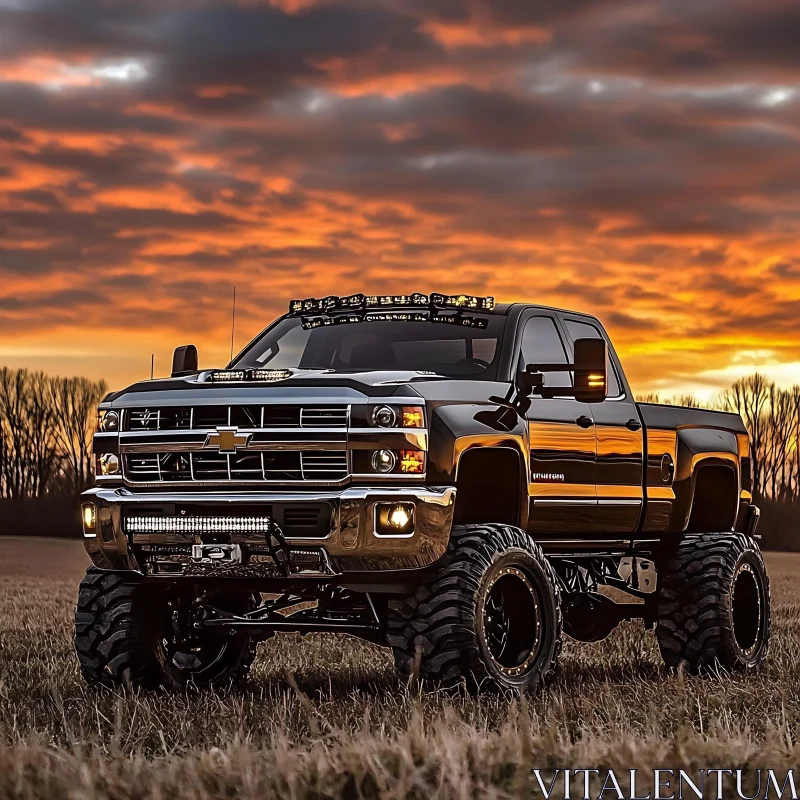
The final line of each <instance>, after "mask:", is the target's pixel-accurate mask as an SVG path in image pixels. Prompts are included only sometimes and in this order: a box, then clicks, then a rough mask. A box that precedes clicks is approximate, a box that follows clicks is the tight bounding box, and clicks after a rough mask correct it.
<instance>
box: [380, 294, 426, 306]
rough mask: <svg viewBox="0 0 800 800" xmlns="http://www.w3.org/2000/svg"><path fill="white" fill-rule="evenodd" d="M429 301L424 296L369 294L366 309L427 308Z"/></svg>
mask: <svg viewBox="0 0 800 800" xmlns="http://www.w3.org/2000/svg"><path fill="white" fill-rule="evenodd" d="M430 302H431V301H430V299H429V298H428V295H426V294H420V293H419V292H415V293H414V294H380V295H375V294H370V295H367V298H366V306H367V308H381V307H382V306H428V305H430Z"/></svg>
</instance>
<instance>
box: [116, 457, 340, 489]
mask: <svg viewBox="0 0 800 800" xmlns="http://www.w3.org/2000/svg"><path fill="white" fill-rule="evenodd" d="M347 474H348V469H347V451H346V450H339V451H335V452H331V453H325V452H318V451H314V452H306V451H302V450H288V451H287V450H284V451H275V452H263V453H236V454H230V455H226V454H224V453H213V452H208V453H142V454H136V455H129V456H125V477H126V478H127V479H128V481H129V482H131V483H181V482H184V481H198V482H203V483H206V482H219V481H240V482H247V483H258V482H260V481H271V482H278V483H281V482H294V481H318V482H325V481H340V480H343V479H344V478H346V477H347Z"/></svg>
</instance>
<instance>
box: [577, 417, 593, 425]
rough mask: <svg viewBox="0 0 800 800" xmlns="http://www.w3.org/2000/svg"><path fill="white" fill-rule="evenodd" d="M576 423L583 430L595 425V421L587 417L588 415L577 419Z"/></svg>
mask: <svg viewBox="0 0 800 800" xmlns="http://www.w3.org/2000/svg"><path fill="white" fill-rule="evenodd" d="M575 422H576V423H577V424H578V425H579V426H580V427H581V428H591V427H592V425H594V420H593V419H592V418H591V417H587V416H586V415H584V416H581V417H578V419H576V420H575Z"/></svg>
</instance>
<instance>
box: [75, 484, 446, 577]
mask: <svg viewBox="0 0 800 800" xmlns="http://www.w3.org/2000/svg"><path fill="white" fill-rule="evenodd" d="M455 493H456V490H455V488H453V487H441V488H438V487H436V488H431V487H398V488H385V487H380V488H377V487H363V488H362V487H358V488H348V489H341V490H337V491H329V492H315V493H311V492H258V493H255V492H253V493H221V492H216V493H202V494H201V493H174V492H172V493H166V492H165V493H153V492H146V493H145V492H139V493H135V492H131V491H130V490H128V489H123V488H120V489H110V488H97V489H91V490H90V491H88V492H86V493H84V495H83V496H82V502H83V503H84V505H87V504H89V505H93V506H94V507H95V509H96V511H95V513H96V523H95V527H94V531H93V532H92V531H86V530H85V532H84V544H85V546H86V551H87V552H88V553H89V556H90V557H91V559H92V561H93V563H94V564H95V566H97V567H99V568H100V569H117V570H135V571H137V572H140V573H142V574H167V573H166V570H164V571H163V572H159V569H158V558H160V557H161V556H159V555H158V554H159V553H161V554H163V557H164V558H165V559H166V558H169V559H171V560H172V561H173V562H181V561H182V560H188V566H187V568H186V570H185V574H190V572H191V558H192V556H191V554H192V546H193V545H196V544H200V543H201V542H207V541H208V538H207V537H206V536H205V535H204V534H202V533H197V532H194V533H193V532H188V531H184V530H170V531H169V532H165V531H164V530H159V532H150V533H139V532H137V533H131V532H130V531H129V530H128V527H133V526H129V525H128V520H130V519H131V518H132V517H137V518H141V517H142V516H143V515H144V516H152V515H154V514H155V515H160V516H156V518H157V519H160V518H162V517H168V518H170V519H176V520H180V521H184V520H185V518H186V517H185V515H187V514H188V518H189V519H191V517H192V515H194V514H197V515H203V514H206V513H207V512H209V513H213V514H214V515H215V516H216V517H218V518H219V524H218V525H217V526H216V527H215V529H214V536H213V540H214V541H215V542H222V541H225V542H228V543H230V544H233V545H239V546H240V550H241V552H242V554H243V556H242V560H243V563H242V565H241V567H239V568H236V569H231V568H228V569H225V570H222V569H220V570H219V572H218V574H219V575H220V577H223V576H225V577H240V576H245V577H259V575H263V577H274V571H273V570H271V569H270V567H269V564H263V566H261V567H259V566H258V565H257V564H256V562H257V561H258V560H259V559H258V558H255V557H253V558H251V557H250V556H249V553H250V552H251V551H254V552H260V551H263V549H264V545H265V534H264V533H263V532H260V533H259V532H257V531H249V532H248V531H245V530H241V526H240V525H238V524H233V525H231V526H230V528H229V529H228V528H226V520H237V521H238V520H239V519H241V518H246V517H250V516H255V515H258V516H259V517H260V516H262V515H263V516H265V517H273V516H274V515H276V514H277V515H279V516H281V518H283V517H284V516H286V515H287V509H290V510H291V509H293V508H297V509H299V508H307V507H308V505H309V504H315V505H318V506H319V507H320V508H321V511H322V521H323V524H322V526H321V528H320V529H317V530H315V531H313V532H312V534H311V535H303V536H293V535H292V534H291V532H289V533H285V534H284V535H285V540H286V544H288V546H289V547H290V548H291V551H292V553H293V554H295V556H296V557H298V558H299V559H301V560H302V559H303V558H305V556H306V555H311V554H313V553H315V552H316V553H317V554H320V555H321V556H322V559H321V561H322V562H323V563H324V564H325V565H326V567H327V568H326V570H321V571H320V573H319V575H318V576H317V577H320V576H322V575H323V574H325V573H327V574H333V575H336V576H341V577H344V578H345V579H346V578H347V577H348V576H357V575H359V574H361V575H364V574H371V575H372V577H373V578H375V577H376V576H375V572H376V571H381V572H405V571H409V570H419V569H424V568H425V567H428V566H430V565H431V564H433V563H434V562H435V561H437V560H438V559H439V558H441V557H442V556H443V555H444V553H445V550H446V549H447V543H448V541H449V539H450V529H451V527H452V523H453V509H454V505H455ZM379 502H410V503H413V504H414V506H415V514H414V517H415V524H414V530H413V532H412V533H411V534H404V535H397V536H379V535H376V533H375V529H376V525H375V504H376V503H379ZM287 518H288V517H287ZM161 527H170V526H161ZM179 527H181V526H176V528H179ZM183 554H185V556H186V559H184V555H183ZM260 560H261V561H269V560H270V559H269V558H266V559H264V558H262V559H260ZM181 574H182V573H180V572H179V573H178V574H177V577H180V575H181ZM206 574H208V575H211V576H214V574H215V571H214V570H210V571H208V572H207V573H206ZM303 575H304V576H305V577H314V570H313V569H310V568H309V569H308V570H304V572H303ZM175 576H176V575H175V574H174V573H173V577H175Z"/></svg>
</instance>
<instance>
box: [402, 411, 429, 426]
mask: <svg viewBox="0 0 800 800" xmlns="http://www.w3.org/2000/svg"><path fill="white" fill-rule="evenodd" d="M401 425H402V427H403V428H424V427H425V413H424V411H423V410H422V407H421V406H403V411H402V416H401Z"/></svg>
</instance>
